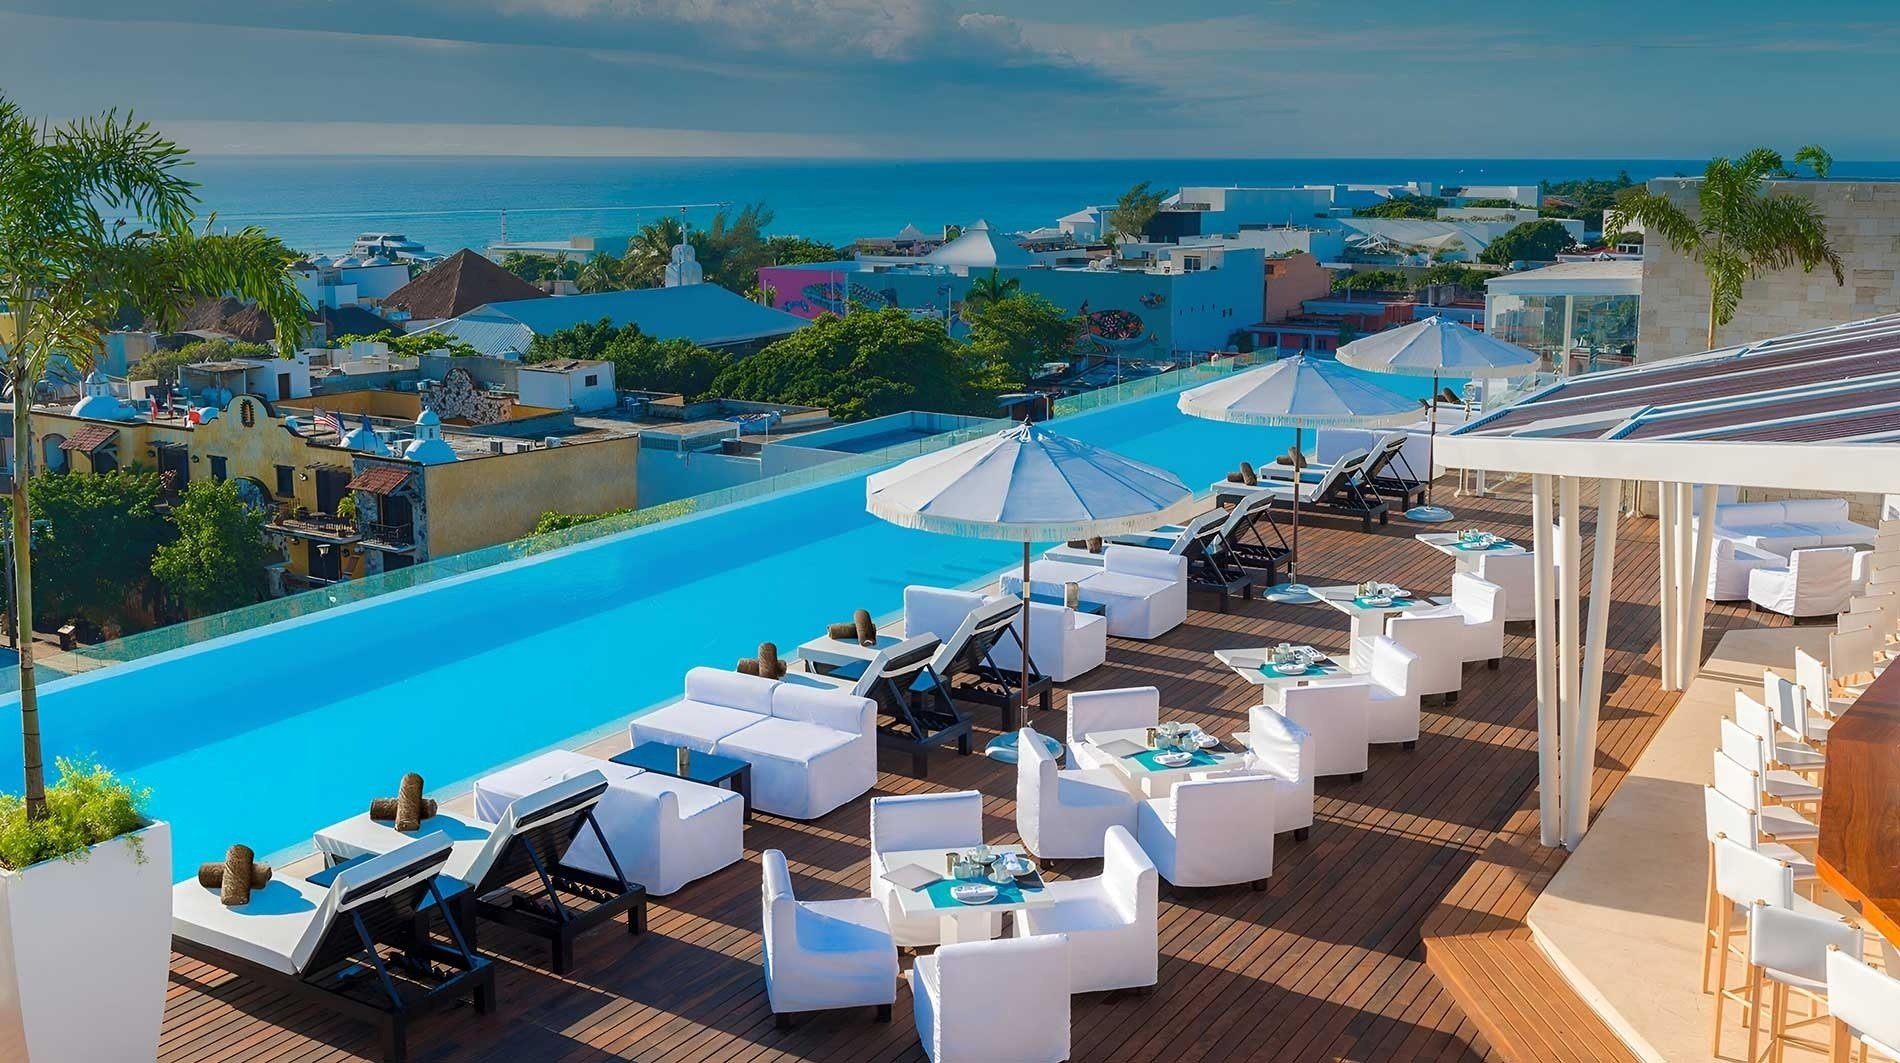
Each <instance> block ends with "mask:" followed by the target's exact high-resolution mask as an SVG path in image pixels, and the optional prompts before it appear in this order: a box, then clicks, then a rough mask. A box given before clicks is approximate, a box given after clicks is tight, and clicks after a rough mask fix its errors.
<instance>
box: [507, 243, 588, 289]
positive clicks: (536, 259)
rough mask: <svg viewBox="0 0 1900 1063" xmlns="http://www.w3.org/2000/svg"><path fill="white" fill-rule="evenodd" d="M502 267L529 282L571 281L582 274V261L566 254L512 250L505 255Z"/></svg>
mask: <svg viewBox="0 0 1900 1063" xmlns="http://www.w3.org/2000/svg"><path fill="white" fill-rule="evenodd" d="M501 268H502V269H505V270H507V271H508V272H510V273H512V274H514V275H515V276H517V277H520V278H521V279H522V280H524V281H527V282H528V283H529V284H539V283H542V282H544V281H556V280H561V281H571V280H573V279H575V278H576V277H577V276H579V275H580V270H581V267H580V263H578V262H575V261H574V260H573V259H571V258H568V257H567V256H566V255H538V254H532V253H528V252H522V251H510V252H508V253H507V254H505V255H503V256H502V257H501Z"/></svg>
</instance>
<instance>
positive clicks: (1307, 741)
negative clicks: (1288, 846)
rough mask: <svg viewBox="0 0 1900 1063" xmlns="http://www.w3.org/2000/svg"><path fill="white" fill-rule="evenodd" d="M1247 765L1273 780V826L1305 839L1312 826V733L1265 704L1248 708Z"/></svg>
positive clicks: (1280, 832) (1277, 830) (1294, 838)
mask: <svg viewBox="0 0 1900 1063" xmlns="http://www.w3.org/2000/svg"><path fill="white" fill-rule="evenodd" d="M1247 753H1248V760H1247V763H1248V766H1249V767H1251V768H1252V769H1253V770H1255V771H1259V772H1264V773H1266V775H1267V777H1268V778H1271V779H1272V780H1273V829H1274V831H1275V833H1279V834H1285V833H1286V832H1287V831H1292V832H1293V840H1294V841H1305V840H1306V836H1307V834H1308V833H1310V832H1311V831H1312V828H1313V803H1314V802H1313V736H1312V735H1310V734H1308V733H1307V732H1306V729H1305V728H1303V727H1301V726H1300V725H1299V724H1296V723H1294V722H1293V721H1292V720H1289V719H1287V718H1286V717H1284V716H1282V715H1280V714H1279V713H1278V712H1276V711H1274V710H1273V709H1272V708H1269V707H1268V706H1266V705H1255V706H1254V707H1253V708H1251V709H1248V710H1247Z"/></svg>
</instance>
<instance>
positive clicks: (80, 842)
mask: <svg viewBox="0 0 1900 1063" xmlns="http://www.w3.org/2000/svg"><path fill="white" fill-rule="evenodd" d="M57 767H58V768H59V781H58V782H55V783H54V784H53V785H52V786H50V787H48V788H47V789H46V792H45V805H46V807H45V809H44V810H43V811H42V812H41V813H40V814H39V815H29V814H28V813H27V806H26V802H25V801H24V800H22V799H21V798H19V797H16V796H14V795H13V794H0V867H4V868H8V869H11V870H15V871H17V870H19V869H21V868H24V867H31V866H32V865H34V864H37V863H40V862H42V861H45V860H53V859H58V858H64V859H68V860H71V859H76V858H77V857H78V855H79V854H80V853H82V852H84V851H85V850H86V848H87V847H88V846H92V845H97V844H98V843H100V842H102V841H105V840H106V839H108V838H116V837H118V836H119V835H121V834H130V833H132V832H133V831H135V830H138V829H139V828H140V827H142V826H144V825H145V804H146V802H147V801H149V800H150V799H151V791H150V790H145V789H142V788H140V787H138V786H136V785H134V784H132V783H130V782H127V781H126V780H124V779H121V778H119V777H118V776H116V775H114V774H112V773H111V772H109V771H107V770H106V769H104V768H102V767H100V766H99V765H98V764H95V763H93V762H92V761H89V760H68V759H67V758H65V757H61V758H59V760H58V762H57ZM135 841H136V839H135ZM134 851H135V853H137V858H138V860H139V862H141V863H143V862H144V860H145V854H144V853H142V852H138V851H137V850H136V849H135V850H134Z"/></svg>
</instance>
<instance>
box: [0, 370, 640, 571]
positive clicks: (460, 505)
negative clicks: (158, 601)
mask: <svg viewBox="0 0 1900 1063" xmlns="http://www.w3.org/2000/svg"><path fill="white" fill-rule="evenodd" d="M0 408H5V405H4V404H0ZM10 418H11V411H10V410H9V411H8V418H7V424H8V425H9V426H10ZM316 422H317V419H316V418H306V417H301V416H290V415H285V416H280V415H278V414H277V413H276V412H275V411H274V410H273V409H272V408H271V407H270V406H269V405H268V404H267V403H266V402H265V401H264V400H263V399H261V398H259V397H257V396H255V395H239V396H236V397H235V398H233V399H232V400H231V402H230V403H229V404H228V405H227V406H226V407H225V408H224V409H222V410H204V409H201V410H197V411H187V410H185V409H183V408H179V409H177V410H170V409H154V408H149V407H139V406H136V405H132V404H127V403H124V402H122V401H121V400H119V399H117V398H114V397H112V395H111V392H110V388H109V386H108V385H107V384H106V381H105V379H104V378H103V377H101V376H97V375H95V376H93V377H91V378H89V379H88V380H87V381H86V386H85V394H84V395H83V396H82V397H81V399H80V400H79V401H78V402H76V403H73V404H72V405H71V406H55V405H44V406H38V407H36V408H35V409H34V411H33V428H32V431H33V447H32V450H33V456H34V461H35V462H36V463H37V465H36V468H37V470H38V471H41V472H53V473H62V472H66V473H81V474H83V473H90V472H106V471H110V470H112V469H116V468H122V467H130V466H143V467H146V468H152V469H156V470H157V471H158V472H159V473H160V475H161V476H162V477H164V478H165V485H166V490H168V491H178V490H182V489H183V488H184V487H185V485H186V484H188V483H190V482H191V481H193V480H197V479H202V478H206V477H209V478H211V479H215V480H235V481H237V483H238V489H239V494H240V495H241V496H242V497H243V498H244V499H245V500H246V501H247V502H249V503H251V504H253V505H256V506H259V507H262V508H263V509H265V511H266V512H267V513H268V514H269V521H268V524H267V528H268V530H269V535H270V537H271V538H272V540H273V541H274V542H275V543H276V545H277V546H278V547H279V548H280V549H281V550H282V551H283V555H284V562H285V563H284V565H283V566H282V568H283V571H284V574H285V584H286V586H285V589H287V590H298V589H302V588H303V587H305V586H310V585H320V584H324V583H329V582H334V581H336V580H338V579H344V578H352V577H358V576H363V575H367V574H370V573H375V572H381V571H385V570H389V569H395V568H403V567H407V566H409V565H413V564H415V563H416V562H418V561H425V560H428V559H429V558H432V557H443V556H447V555H449V554H455V553H461V552H463V551H466V550H474V549H479V548H481V547H484V546H492V545H495V544H497V543H503V542H508V541H509V540H512V539H518V538H521V537H522V536H525V535H527V534H528V533H529V532H531V531H532V530H533V529H534V525H535V522H536V521H537V520H539V519H540V516H541V514H543V513H545V512H547V511H549V510H558V511H560V512H564V513H601V512H606V511H608V510H614V509H623V508H632V507H634V506H636V505H637V504H638V494H637V491H636V474H635V470H636V468H637V466H638V463H639V446H640V440H639V437H638V435H637V434H634V433H631V432H628V433H607V432H586V433H580V434H577V435H574V436H571V437H568V438H565V439H561V440H560V441H559V442H558V443H556V445H552V446H550V445H548V441H547V440H539V441H531V440H525V439H513V438H489V437H482V436H474V435H466V434H461V433H457V434H455V435H445V434H444V433H443V430H442V427H441V422H440V420H439V419H437V418H436V416H435V414H433V413H432V412H429V411H426V410H425V411H423V412H422V413H421V414H420V415H419V416H417V417H416V418H415V422H414V424H413V425H411V426H409V427H408V428H407V429H406V430H404V429H398V430H396V431H393V432H392V431H391V430H390V429H388V428H385V429H384V430H383V431H382V432H381V433H378V432H377V431H375V430H373V429H372V428H371V427H370V426H369V424H368V422H367V420H365V421H364V422H363V423H362V424H361V425H359V426H358V427H356V428H354V429H352V428H349V427H347V426H344V428H345V431H344V433H343V435H342V436H340V437H339V435H338V434H337V433H336V432H335V431H333V430H332V428H331V427H328V426H326V425H324V424H321V423H316ZM0 431H10V427H8V428H0ZM4 449H6V450H7V452H8V456H7V457H6V458H5V459H0V463H4V462H10V461H11V456H10V454H11V448H10V447H8V448H4ZM7 471H8V472H11V469H10V468H9V469H8V470H7ZM352 511H353V512H352Z"/></svg>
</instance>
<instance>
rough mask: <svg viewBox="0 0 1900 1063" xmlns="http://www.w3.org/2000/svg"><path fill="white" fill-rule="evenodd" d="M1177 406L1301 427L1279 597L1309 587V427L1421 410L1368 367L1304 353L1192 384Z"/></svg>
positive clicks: (1368, 423)
mask: <svg viewBox="0 0 1900 1063" xmlns="http://www.w3.org/2000/svg"><path fill="white" fill-rule="evenodd" d="M1176 405H1177V406H1178V407H1179V408H1180V410H1181V412H1182V413H1185V414H1187V415H1188V416H1190V417H1205V418H1207V419H1209V420H1213V421H1227V422H1230V423H1233V424H1253V425H1263V426H1266V427H1272V428H1291V429H1293V450H1292V452H1291V455H1292V457H1293V459H1294V461H1293V464H1294V490H1293V553H1292V554H1291V556H1290V557H1289V558H1288V560H1287V566H1286V571H1287V582H1286V583H1285V584H1283V585H1281V586H1279V587H1275V588H1273V592H1274V594H1275V597H1277V598H1282V599H1286V600H1299V599H1303V598H1305V597H1307V591H1306V588H1305V586H1303V585H1302V584H1301V583H1300V582H1299V580H1298V572H1299V569H1298V566H1299V560H1300V490H1299V484H1300V482H1301V476H1300V471H1299V470H1300V469H1301V468H1303V467H1304V466H1305V464H1306V462H1305V459H1304V457H1302V456H1301V452H1300V444H1301V436H1302V435H1303V434H1304V431H1305V430H1306V429H1308V428H1327V427H1347V426H1351V427H1355V428H1375V427H1379V426H1382V425H1392V424H1403V423H1404V422H1406V421H1409V420H1411V419H1412V418H1413V417H1414V416H1416V411H1417V406H1416V405H1414V403H1413V402H1412V400H1411V399H1408V398H1406V397H1405V396H1404V395H1401V394H1399V393H1398V392H1396V391H1391V390H1389V389H1387V388H1384V387H1381V386H1379V385H1378V384H1377V383H1375V382H1374V381H1373V380H1372V379H1371V378H1370V377H1369V376H1368V375H1367V374H1365V373H1363V372H1360V371H1358V370H1356V369H1350V368H1348V367H1346V366H1343V365H1340V364H1339V363H1338V362H1333V361H1328V360H1326V359H1320V358H1308V357H1307V356H1306V355H1304V354H1296V355H1294V356H1292V357H1291V358H1282V359H1281V360H1279V361H1277V362H1274V363H1273V364H1271V365H1265V366H1261V367H1260V368H1258V369H1249V370H1246V371H1245V372H1241V373H1235V374H1234V375H1233V376H1230V377H1227V378H1226V379H1223V380H1216V381H1214V382H1213V383H1211V384H1202V385H1201V386H1200V387H1197V388H1193V389H1190V390H1188V391H1184V392H1182V393H1181V398H1180V400H1179V401H1178V402H1177V403H1176Z"/></svg>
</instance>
